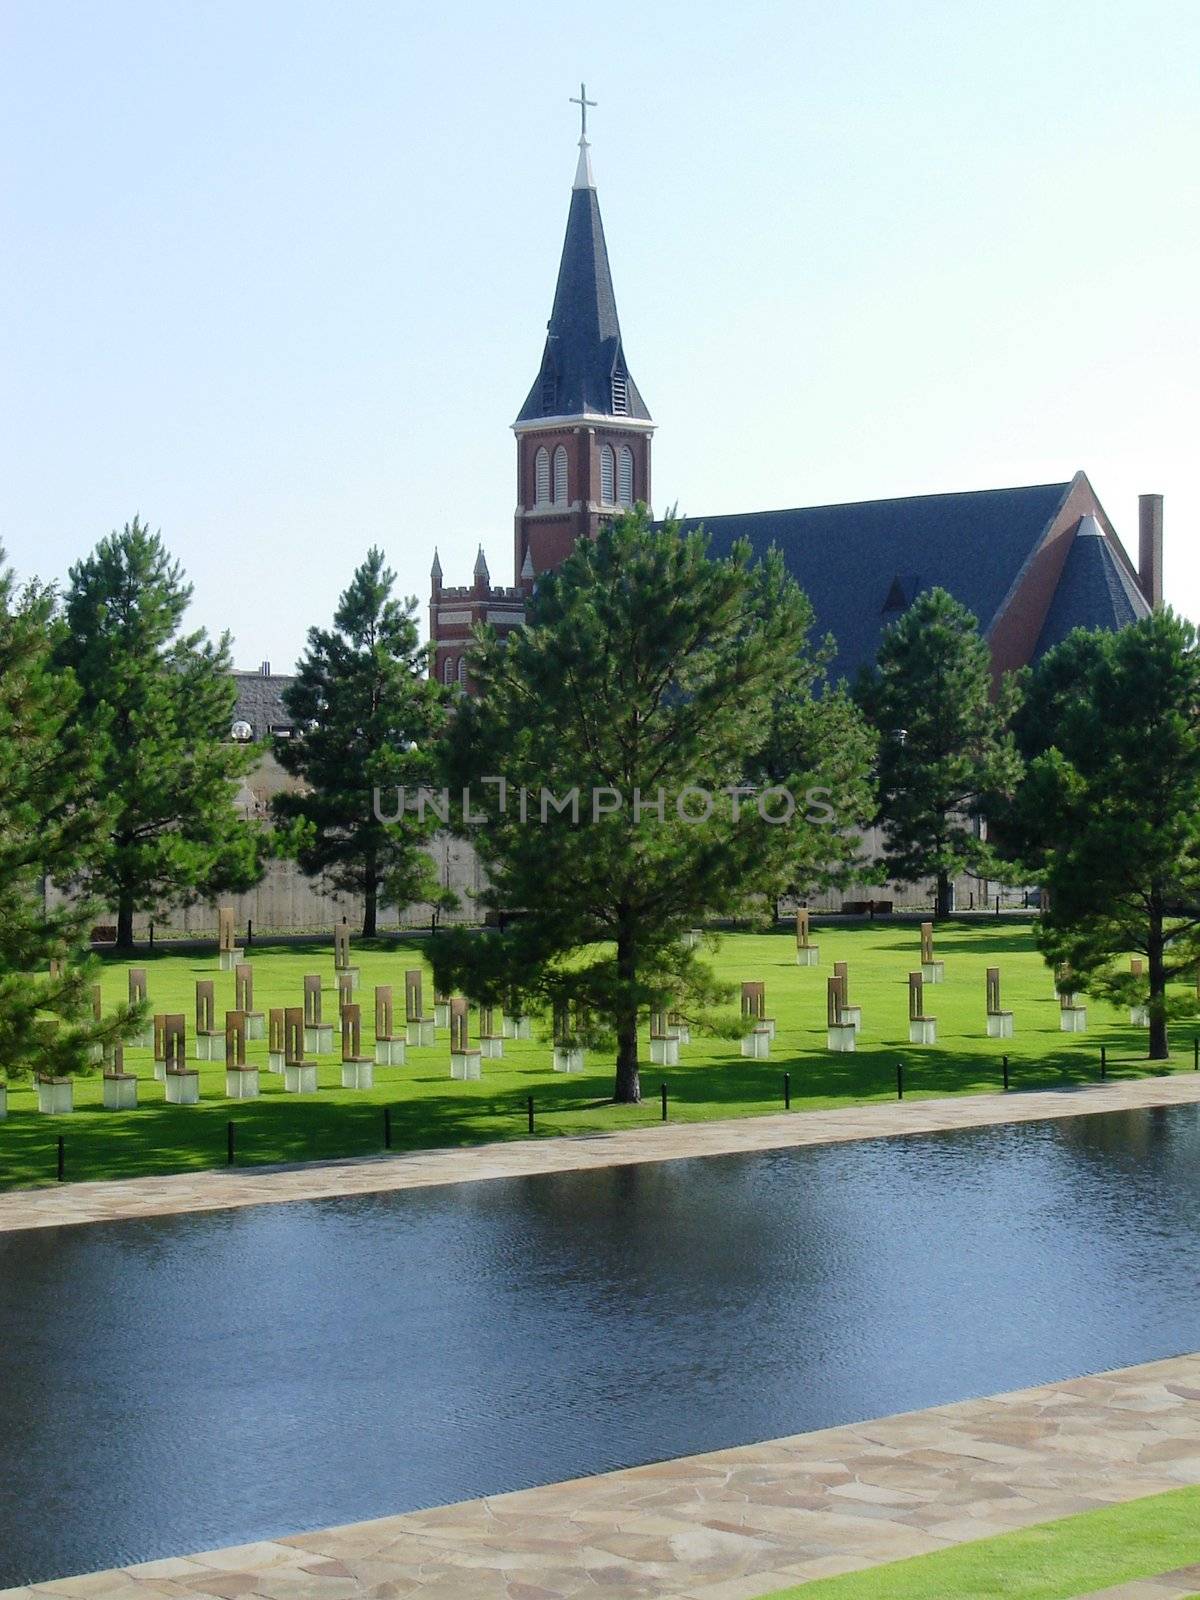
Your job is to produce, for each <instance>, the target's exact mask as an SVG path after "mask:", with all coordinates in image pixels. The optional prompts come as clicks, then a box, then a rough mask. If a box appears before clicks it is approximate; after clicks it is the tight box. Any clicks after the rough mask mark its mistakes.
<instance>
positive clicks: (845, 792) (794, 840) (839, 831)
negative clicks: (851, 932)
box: [747, 567, 879, 899]
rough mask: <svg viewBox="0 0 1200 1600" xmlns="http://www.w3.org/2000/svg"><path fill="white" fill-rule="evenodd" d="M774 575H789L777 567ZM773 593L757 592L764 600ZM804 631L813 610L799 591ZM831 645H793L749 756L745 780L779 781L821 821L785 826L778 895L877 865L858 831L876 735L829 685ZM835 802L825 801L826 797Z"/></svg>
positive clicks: (870, 792)
mask: <svg viewBox="0 0 1200 1600" xmlns="http://www.w3.org/2000/svg"><path fill="white" fill-rule="evenodd" d="M774 577H775V581H777V582H778V583H781V584H783V585H784V586H785V587H786V586H788V585H790V584H791V582H792V580H791V579H790V578H789V577H788V576H787V574H786V572H785V571H784V570H783V569H782V567H779V568H778V569H777V571H776V573H775V574H774ZM773 603H774V595H773V593H772V591H771V590H770V589H769V588H768V589H766V590H765V591H764V595H763V604H764V605H765V606H766V607H768V608H769V607H770V606H771V605H772V604H773ZM802 606H803V609H804V617H805V620H804V625H803V626H804V634H805V636H806V638H807V634H808V632H809V631H810V629H811V627H812V621H813V612H812V607H811V605H810V603H809V601H808V598H807V596H803V597H802ZM834 651H835V644H834V641H833V639H832V637H828V638H826V639H825V640H824V641H823V642H822V643H821V644H820V645H818V646H817V647H816V648H815V649H809V648H808V647H807V645H806V646H805V647H804V648H801V649H798V650H797V653H796V659H795V662H794V663H793V669H792V671H791V672H790V673H789V674H788V676H787V678H786V679H785V680H784V681H783V682H781V683H780V684H779V685H777V687H776V691H775V696H774V701H773V704H772V707H771V717H770V723H769V727H768V729H767V734H766V738H765V740H764V742H763V744H762V747H761V748H760V749H759V750H758V751H757V752H756V753H755V754H754V755H753V756H752V757H751V759H750V761H749V763H748V771H747V775H748V777H749V778H750V780H751V781H752V782H755V783H760V784H775V785H784V786H786V787H787V788H788V789H789V790H790V791H792V792H794V793H797V794H799V793H805V794H807V795H809V796H810V797H811V803H812V804H813V805H814V807H823V808H824V813H827V814H824V813H822V812H818V811H816V810H814V813H813V814H814V815H818V814H819V815H821V821H820V823H819V824H818V823H813V824H810V825H809V826H807V827H796V828H792V829H789V831H788V834H787V840H788V844H789V846H790V848H789V849H788V850H787V851H786V852H784V853H783V854H782V856H781V859H780V865H781V869H782V876H781V878H780V881H779V884H778V886H777V892H778V893H779V894H790V895H793V896H798V897H799V898H802V899H804V898H807V897H808V896H809V895H812V894H814V893H817V892H818V891H820V890H823V889H831V888H835V887H837V888H844V887H845V886H846V885H847V884H848V883H851V882H859V883H863V882H867V883H869V882H871V881H873V880H874V878H875V877H876V876H877V868H876V866H875V863H874V862H872V861H871V860H870V859H869V858H868V857H867V856H865V855H864V854H863V848H862V847H863V837H862V836H863V831H864V830H865V829H866V828H867V827H868V826H869V825H870V823H871V821H872V820H873V817H874V814H875V758H876V752H877V748H878V743H879V741H878V737H877V735H876V733H875V730H874V729H873V728H872V727H871V726H870V724H869V723H868V722H867V720H866V718H865V717H864V715H863V713H862V711H861V710H860V709H859V707H858V706H857V705H856V704H855V702H854V700H853V698H852V697H851V695H850V694H849V692H848V691H847V689H846V686H845V684H844V683H837V684H830V683H829V681H828V678H827V675H826V674H827V668H828V665H829V662H830V660H831V659H832V657H833V654H834ZM831 800H833V801H835V803H834V804H830V801H831Z"/></svg>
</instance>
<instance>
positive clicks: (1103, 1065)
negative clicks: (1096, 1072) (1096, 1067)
mask: <svg viewBox="0 0 1200 1600" xmlns="http://www.w3.org/2000/svg"><path fill="white" fill-rule="evenodd" d="M1100 1076H1101V1077H1102V1078H1107V1077H1108V1048H1107V1046H1105V1045H1101V1046H1100Z"/></svg>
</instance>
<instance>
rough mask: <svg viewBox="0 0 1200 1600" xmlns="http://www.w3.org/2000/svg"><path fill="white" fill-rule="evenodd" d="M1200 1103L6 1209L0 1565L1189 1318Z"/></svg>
mask: <svg viewBox="0 0 1200 1600" xmlns="http://www.w3.org/2000/svg"><path fill="white" fill-rule="evenodd" d="M1198 1286H1200V1108H1196V1107H1180V1108H1176V1109H1172V1110H1167V1111H1137V1112H1127V1113H1121V1114H1115V1115H1105V1116H1085V1117H1076V1118H1071V1119H1067V1120H1063V1121H1059V1122H1043V1123H1027V1124H1025V1125H1023V1126H1017V1127H997V1128H985V1129H978V1130H971V1131H968V1132H962V1133H947V1134H934V1135H929V1136H921V1137H912V1138H898V1139H880V1140H877V1141H869V1142H863V1143H859V1144H850V1145H834V1146H826V1147H823V1148H816V1149H808V1150H788V1151H775V1152H768V1153H764V1154H755V1155H745V1156H717V1157H710V1158H708V1159H704V1160H695V1161H679V1162H668V1163H662V1164H659V1165H649V1166H637V1167H621V1168H613V1169H609V1170H607V1171H601V1172H573V1173H564V1174H561V1175H557V1176H550V1177H536V1178H519V1179H512V1180H505V1181H500V1182H489V1183H475V1184H463V1185H461V1186H459V1187H457V1188H443V1189H427V1190H413V1191H409V1192H407V1193H398V1194H389V1195H379V1196H363V1197H352V1198H347V1199H337V1200H320V1201H314V1202H298V1203H295V1204H290V1205H283V1206H275V1205H269V1206H260V1207H250V1208H248V1209H245V1210H235V1211H225V1212H215V1213H208V1214H205V1215H200V1216H178V1217H166V1218H163V1219H160V1220H156V1221H146V1222H142V1221H137V1222H114V1223H103V1224H101V1223H97V1224H90V1225H88V1226H84V1227H72V1228H55V1229H49V1228H46V1229H39V1230H37V1231H34V1232H29V1233H17V1234H10V1235H7V1236H0V1586H3V1585H6V1584H16V1583H20V1582H26V1581H30V1580H36V1579H47V1578H51V1577H56V1576H61V1575H64V1574H67V1573H72V1572H78V1571H87V1570H90V1569H92V1568H98V1567H108V1566H116V1565H119V1564H123V1563H126V1562H131V1561H140V1560H148V1559H150V1558H152V1557H155V1556H162V1555H174V1554H180V1553H183V1552H186V1551H189V1550H199V1549H205V1548H211V1547H214V1546H218V1545H225V1544H235V1543H242V1542H244V1541H248V1540H252V1539H259V1538H270V1537H272V1536H276V1535H280V1534H283V1533H290V1532H296V1531H299V1530H301V1529H304V1528H314V1527H322V1526H325V1525H328V1524H331V1523H339V1522H348V1521H357V1520H359V1519H361V1518H366V1517H373V1516H381V1515H385V1514H387V1513H390V1512H396V1511H402V1510H408V1509H412V1508H414V1507H418V1506H428V1505H436V1504H440V1503H442V1502H444V1501H450V1500H459V1499H464V1498H468V1497H471V1496H474V1495H479V1494H484V1493H488V1492H496V1491H499V1490H503V1489H513V1488H519V1487H523V1486H525V1485H529V1484H535V1483H546V1482H553V1481H555V1480H557V1479H560V1478H568V1477H573V1476H577V1475H580V1474H584V1473H593V1472H603V1471H606V1470H608V1469H609V1468H613V1467H621V1466H627V1465H631V1464H633V1463H636V1462H642V1461H649V1460H656V1459H658V1458H660V1457H666V1456H674V1455H681V1454H687V1453H690V1452H693V1451H701V1450H712V1449H716V1448H719V1447H721V1446H725V1445H734V1444H745V1443H749V1442H751V1441H753V1440H756V1439H764V1438H771V1437H775V1436H777V1435H780V1434H789V1433H796V1432H800V1431H803V1430H806V1429H810V1428H820V1427H825V1426H828V1425H830V1424H833V1423H840V1422H847V1421H852V1420H855V1419H860V1418H863V1417H871V1416H878V1415H881V1414H884V1413H888V1412H893V1411H903V1410H907V1409H910V1408H913V1407H919V1406H927V1405H934V1404H938V1403H940V1402H943V1401H948V1400H956V1399H962V1398H964V1397H966V1396H970V1395H984V1394H990V1393H993V1392H995V1391H998V1390H1004V1389H1014V1388H1020V1387H1023V1386H1024V1385H1027V1384H1033V1383H1041V1382H1046V1381H1050V1380H1052V1379H1057V1378H1063V1377H1067V1376H1073V1375H1076V1374H1080V1373H1085V1372H1090V1371H1098V1370H1101V1369H1103V1368H1106V1367H1117V1366H1124V1365H1127V1364H1129V1363H1133V1362H1139V1361H1147V1360H1150V1359H1152V1358H1154V1357H1159V1356H1167V1355H1174V1354H1178V1353H1180V1352H1182V1351H1186V1350H1193V1349H1196V1348H1198V1347H1200V1295H1198V1293H1197V1290H1198Z"/></svg>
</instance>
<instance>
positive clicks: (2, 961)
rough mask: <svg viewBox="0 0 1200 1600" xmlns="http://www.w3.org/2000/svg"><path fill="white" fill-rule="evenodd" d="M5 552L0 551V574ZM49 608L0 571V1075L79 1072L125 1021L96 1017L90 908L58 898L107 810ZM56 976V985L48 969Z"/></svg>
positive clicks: (101, 828)
mask: <svg viewBox="0 0 1200 1600" xmlns="http://www.w3.org/2000/svg"><path fill="white" fill-rule="evenodd" d="M2 562H3V552H0V563H2ZM54 625H55V600H54V595H53V594H52V592H51V591H50V590H48V589H45V588H42V587H40V586H37V585H30V586H29V587H28V588H26V589H25V590H24V591H23V592H22V593H20V594H18V593H17V592H16V591H15V586H14V583H13V579H12V575H11V573H10V572H8V571H7V570H4V569H2V568H0V1073H3V1074H4V1075H5V1076H7V1077H16V1076H20V1075H23V1074H25V1073H26V1072H34V1073H37V1074H39V1075H46V1076H50V1077H55V1076H62V1075H68V1074H72V1073H78V1072H83V1071H85V1070H86V1069H87V1067H88V1066H89V1064H90V1062H91V1058H92V1052H93V1049H94V1047H95V1046H97V1045H102V1044H104V1043H105V1042H107V1041H109V1040H111V1039H113V1038H115V1037H117V1036H118V1035H119V1033H120V1032H121V1030H122V1029H123V1027H124V1026H125V1024H126V1022H127V1021H128V1016H127V1014H126V1013H125V1012H119V1013H116V1014H114V1015H113V1016H111V1017H110V1018H108V1019H107V1020H106V1021H105V1022H104V1023H103V1024H100V1025H97V1024H96V1023H95V1022H94V1021H93V1020H92V1016H91V1008H90V1004H89V1002H90V983H91V980H92V978H93V976H94V970H93V966H94V964H93V963H92V961H91V960H90V958H89V957H88V955H87V954H86V947H85V930H86V929H87V927H88V925H89V922H90V920H91V917H92V914H93V908H92V907H91V906H90V905H89V904H88V903H87V902H86V901H85V900H83V899H81V898H78V897H76V898H73V899H65V900H64V899H62V898H61V897H56V896H55V894H54V886H57V887H58V888H60V889H65V888H67V887H69V886H70V885H71V883H72V882H73V881H74V880H75V879H76V878H77V876H78V875H79V873H80V872H81V871H82V870H83V869H84V868H85V867H86V866H87V865H88V864H89V863H90V862H91V861H93V860H94V859H95V857H96V855H97V853H98V852H99V851H100V850H101V849H102V846H103V840H104V834H105V828H106V820H107V819H106V802H105V799H104V797H103V795H102V793H101V792H100V790H99V787H98V777H99V774H98V770H97V765H96V762H95V760H94V757H93V754H92V751H91V748H90V744H89V739H88V735H87V731H86V729H85V728H84V726H83V725H82V724H81V722H80V721H79V719H78V717H77V715H76V712H77V708H78V703H79V691H78V689H77V687H76V685H75V682H74V679H73V678H72V676H71V675H70V674H69V673H64V672H60V671H56V670H54V668H53V665H52V662H51V636H52V632H53V629H54ZM52 961H53V962H56V963H58V964H60V965H61V969H62V970H61V971H60V972H59V973H58V974H57V975H54V976H52V975H51V974H50V963H51V962H52Z"/></svg>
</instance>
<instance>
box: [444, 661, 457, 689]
mask: <svg viewBox="0 0 1200 1600" xmlns="http://www.w3.org/2000/svg"><path fill="white" fill-rule="evenodd" d="M442 682H443V683H444V684H445V685H446V687H447V688H449V687H450V685H451V684H452V683H453V682H454V657H453V656H447V657H446V659H445V661H444V662H443V663H442Z"/></svg>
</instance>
